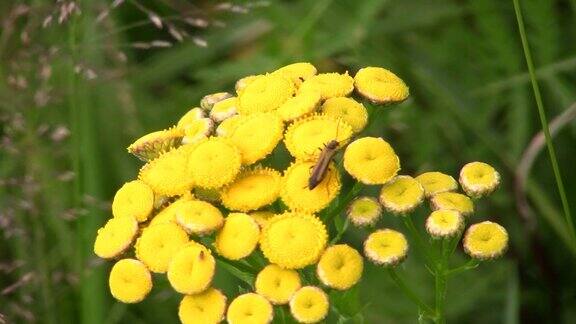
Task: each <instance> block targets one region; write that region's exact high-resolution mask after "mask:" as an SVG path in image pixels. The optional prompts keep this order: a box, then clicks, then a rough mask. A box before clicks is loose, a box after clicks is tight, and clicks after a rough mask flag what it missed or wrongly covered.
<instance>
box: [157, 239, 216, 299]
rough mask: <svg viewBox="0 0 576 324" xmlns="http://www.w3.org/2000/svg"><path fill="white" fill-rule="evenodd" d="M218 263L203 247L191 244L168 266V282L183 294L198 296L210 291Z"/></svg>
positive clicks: (181, 250)
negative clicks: (207, 290)
mask: <svg viewBox="0 0 576 324" xmlns="http://www.w3.org/2000/svg"><path fill="white" fill-rule="evenodd" d="M215 270H216V261H215V260H214V257H213V256H212V253H210V250H208V249H207V248H206V247H204V246H203V245H201V244H199V243H196V242H190V243H188V244H187V245H186V246H184V247H183V248H181V249H180V250H179V251H178V252H176V254H174V257H173V258H172V260H171V261H170V264H169V265H168V273H167V277H168V281H169V282H170V285H171V286H172V288H174V290H176V291H177V292H179V293H181V294H191V295H192V294H198V293H201V292H203V291H204V290H206V289H208V287H210V285H211V284H212V278H214V271H215Z"/></svg>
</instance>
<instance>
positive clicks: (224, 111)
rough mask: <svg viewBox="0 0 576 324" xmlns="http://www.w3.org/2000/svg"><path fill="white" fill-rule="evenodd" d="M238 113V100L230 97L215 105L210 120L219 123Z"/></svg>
mask: <svg viewBox="0 0 576 324" xmlns="http://www.w3.org/2000/svg"><path fill="white" fill-rule="evenodd" d="M237 113H238V98H237V97H230V98H227V99H224V100H222V101H219V102H217V103H215V104H214V107H212V109H211V110H210V118H212V120H214V121H215V122H217V123H219V122H221V121H223V120H225V119H228V118H230V117H232V116H234V115H236V114H237Z"/></svg>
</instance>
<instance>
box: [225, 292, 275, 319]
mask: <svg viewBox="0 0 576 324" xmlns="http://www.w3.org/2000/svg"><path fill="white" fill-rule="evenodd" d="M273 318H274V309H273V308H272V304H270V302H269V301H268V300H267V299H266V298H264V297H262V296H260V295H258V294H254V293H247V294H244V295H240V296H238V297H236V299H234V300H233V301H232V302H231V303H230V306H229V307H228V312H227V313H226V320H227V321H228V323H229V324H248V323H250V324H267V323H270V322H272V319H273Z"/></svg>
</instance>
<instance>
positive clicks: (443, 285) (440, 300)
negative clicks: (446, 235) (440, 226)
mask: <svg viewBox="0 0 576 324" xmlns="http://www.w3.org/2000/svg"><path fill="white" fill-rule="evenodd" d="M448 243H449V241H447V240H446V239H443V240H442V251H441V253H440V258H439V259H438V262H437V265H436V271H435V272H434V279H435V280H434V281H435V286H436V317H435V322H436V323H441V324H442V323H446V310H445V309H446V290H447V286H448V278H447V276H446V263H447V259H448V254H447V252H448V251H450V250H449V247H448Z"/></svg>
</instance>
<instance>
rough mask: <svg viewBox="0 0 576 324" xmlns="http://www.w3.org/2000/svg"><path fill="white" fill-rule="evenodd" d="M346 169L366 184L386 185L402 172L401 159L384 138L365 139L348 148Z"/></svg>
mask: <svg viewBox="0 0 576 324" xmlns="http://www.w3.org/2000/svg"><path fill="white" fill-rule="evenodd" d="M344 168H345V169H346V171H348V173H349V174H350V175H351V176H353V177H354V178H356V179H357V180H358V181H360V182H362V183H364V184H385V183H387V182H388V181H390V180H392V178H394V177H395V176H396V174H397V173H398V171H399V170H400V159H399V158H398V156H397V155H396V153H395V152H394V149H393V148H392V146H390V144H388V142H386V141H385V140H383V139H382V138H379V137H363V138H360V139H357V140H355V141H354V142H352V143H350V145H348V147H346V151H345V152H344Z"/></svg>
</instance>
